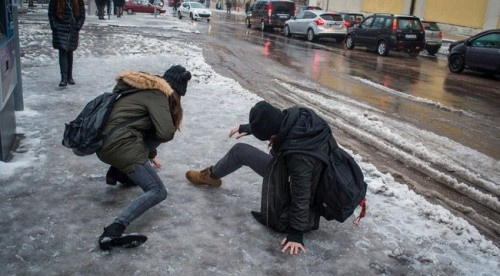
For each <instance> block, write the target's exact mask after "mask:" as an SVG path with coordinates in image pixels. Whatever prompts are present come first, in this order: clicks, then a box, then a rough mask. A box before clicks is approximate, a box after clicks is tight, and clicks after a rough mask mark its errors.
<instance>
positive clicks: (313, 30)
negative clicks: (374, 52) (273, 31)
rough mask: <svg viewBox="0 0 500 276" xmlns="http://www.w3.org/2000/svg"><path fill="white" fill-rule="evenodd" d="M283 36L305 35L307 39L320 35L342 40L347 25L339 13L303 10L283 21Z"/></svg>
mask: <svg viewBox="0 0 500 276" xmlns="http://www.w3.org/2000/svg"><path fill="white" fill-rule="evenodd" d="M283 31H284V33H285V36H287V37H290V36H291V35H305V36H306V37H307V40H308V41H314V40H316V39H318V38H321V37H330V38H335V39H336V40H337V42H340V41H342V40H344V38H345V35H346V33H347V27H346V26H345V24H344V20H343V18H342V16H341V15H339V14H335V13H332V12H327V11H321V10H304V11H301V12H299V13H297V15H295V16H294V17H292V18H291V19H289V20H287V21H286V22H285V26H284V29H283Z"/></svg>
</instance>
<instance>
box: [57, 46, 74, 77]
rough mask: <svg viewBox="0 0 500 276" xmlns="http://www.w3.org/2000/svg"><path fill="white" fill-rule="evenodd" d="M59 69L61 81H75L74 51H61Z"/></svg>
mask: <svg viewBox="0 0 500 276" xmlns="http://www.w3.org/2000/svg"><path fill="white" fill-rule="evenodd" d="M59 67H60V68H61V79H63V80H67V79H73V51H66V50H62V49H59Z"/></svg>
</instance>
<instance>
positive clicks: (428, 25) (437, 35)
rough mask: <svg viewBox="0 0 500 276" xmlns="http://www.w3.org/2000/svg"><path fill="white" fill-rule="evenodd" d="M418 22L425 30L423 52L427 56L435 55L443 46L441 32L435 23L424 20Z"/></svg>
mask: <svg viewBox="0 0 500 276" xmlns="http://www.w3.org/2000/svg"><path fill="white" fill-rule="evenodd" d="M420 22H422V26H424V28H425V50H427V52H428V53H429V55H435V54H436V53H437V52H438V51H439V48H441V45H442V44H443V32H442V31H441V30H440V29H439V26H438V24H437V23H436V22H433V21H426V20H422V21H420Z"/></svg>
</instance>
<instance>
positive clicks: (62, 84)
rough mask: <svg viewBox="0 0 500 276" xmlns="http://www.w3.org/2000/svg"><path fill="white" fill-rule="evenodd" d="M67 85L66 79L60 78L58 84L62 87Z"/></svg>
mask: <svg viewBox="0 0 500 276" xmlns="http://www.w3.org/2000/svg"><path fill="white" fill-rule="evenodd" d="M67 85H68V81H66V80H62V81H61V82H60V83H59V86H60V87H64V86H67Z"/></svg>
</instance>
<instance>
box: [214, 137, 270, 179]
mask: <svg viewBox="0 0 500 276" xmlns="http://www.w3.org/2000/svg"><path fill="white" fill-rule="evenodd" d="M272 160H273V157H272V155H270V154H269V153H266V152H263V151H262V150H260V149H258V148H256V147H254V146H251V145H248V144H244V143H237V144H235V145H234V146H233V147H232V148H231V149H230V150H229V151H228V152H227V153H226V155H225V156H224V157H222V158H221V159H220V160H219V161H218V162H217V164H215V166H213V167H212V175H213V176H215V177H217V178H222V177H224V176H226V175H228V174H230V173H232V172H234V171H236V170H238V169H239V168H241V166H248V167H250V168H251V169H252V170H253V171H254V172H256V173H257V174H259V175H260V176H262V177H264V176H265V175H266V174H268V173H269V171H270V169H271V162H272Z"/></svg>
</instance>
